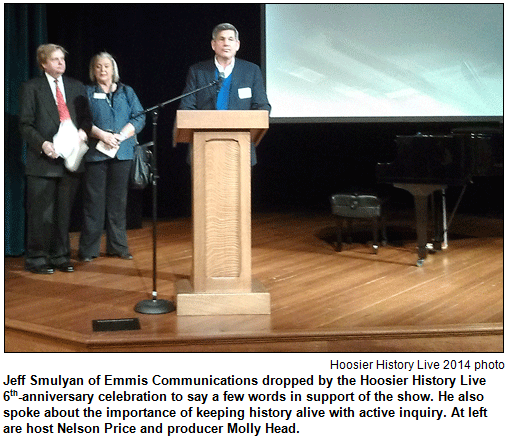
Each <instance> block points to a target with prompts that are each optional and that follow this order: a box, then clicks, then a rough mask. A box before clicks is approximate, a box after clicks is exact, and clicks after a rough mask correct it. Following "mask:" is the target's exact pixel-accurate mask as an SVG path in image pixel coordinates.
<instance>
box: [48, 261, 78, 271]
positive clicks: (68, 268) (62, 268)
mask: <svg viewBox="0 0 507 440" xmlns="http://www.w3.org/2000/svg"><path fill="white" fill-rule="evenodd" d="M53 267H54V268H55V269H57V270H59V271H60V272H74V266H73V265H72V264H70V263H62V264H54V265H53Z"/></svg>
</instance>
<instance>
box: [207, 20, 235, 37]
mask: <svg viewBox="0 0 507 440" xmlns="http://www.w3.org/2000/svg"><path fill="white" fill-rule="evenodd" d="M222 31H234V34H235V35H236V40H237V41H239V32H238V30H237V29H236V28H235V27H234V26H233V25H232V24H230V23H220V24H219V25H217V26H215V28H214V29H213V32H212V33H211V39H212V40H216V38H217V35H218V33H219V32H222Z"/></svg>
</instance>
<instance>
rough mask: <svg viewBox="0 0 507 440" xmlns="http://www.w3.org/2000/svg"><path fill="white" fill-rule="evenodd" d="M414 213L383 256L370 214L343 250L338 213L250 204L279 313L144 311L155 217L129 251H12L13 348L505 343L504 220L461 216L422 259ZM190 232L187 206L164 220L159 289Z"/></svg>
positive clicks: (186, 250) (491, 348)
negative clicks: (69, 260) (266, 209)
mask: <svg viewBox="0 0 507 440" xmlns="http://www.w3.org/2000/svg"><path fill="white" fill-rule="evenodd" d="M412 215H413V213H410V215H408V214H402V215H400V216H399V218H398V217H397V218H396V219H389V221H388V227H387V233H388V239H389V244H388V246H387V247H381V248H380V249H379V252H378V254H376V255H375V254H374V253H373V252H372V249H371V246H370V245H369V244H368V243H367V240H371V233H370V232H369V229H370V228H369V225H368V224H358V225H356V226H355V228H354V233H353V236H352V238H353V242H352V243H351V244H345V245H344V250H343V251H342V252H336V251H335V249H334V247H333V244H332V241H333V237H334V233H335V223H334V218H333V217H332V216H331V215H330V214H329V215H328V214H325V213H301V212H297V213H274V214H256V215H254V216H253V219H252V275H253V277H254V278H256V279H258V280H259V281H260V282H261V283H262V284H263V285H264V286H265V287H266V288H267V290H268V291H269V293H270V295H271V314H270V315H234V316H192V317H191V316H177V315H176V313H175V312H172V313H169V314H163V315H145V314H139V313H136V312H135V311H134V307H135V305H136V304H137V303H138V302H139V301H141V300H144V299H150V298H151V295H152V290H153V270H152V268H153V241H152V235H153V234H152V227H151V223H150V222H149V221H148V222H146V224H145V225H144V227H143V228H142V229H138V230H130V231H128V235H129V245H130V250H131V253H132V254H133V256H134V260H131V261H125V260H121V259H119V258H110V257H106V256H104V255H102V256H101V257H100V258H97V259H96V260H94V261H92V262H90V263H83V262H79V261H76V262H75V269H76V270H75V272H73V273H61V272H56V273H55V274H53V275H35V274H32V273H29V272H27V271H25V270H24V267H23V264H24V262H23V258H21V257H19V258H6V259H5V351H6V352H63V351H65V352H82V351H100V352H116V351H123V352H143V351H153V352H155V351H161V352H175V351H181V352H502V351H503V308H504V303H503V220H502V219H488V218H477V217H469V216H460V215H458V216H456V218H455V219H454V223H453V228H452V231H451V232H450V236H449V247H448V249H446V250H444V251H441V252H438V253H436V254H430V255H429V256H428V258H427V260H426V261H425V263H424V265H423V266H422V267H417V266H416V261H417V253H416V247H415V246H416V236H415V231H414V229H415V224H414V220H413V219H412V217H411V216H412ZM191 239H192V223H191V219H188V218H185V219H178V220H170V221H159V222H158V224H157V247H156V249H157V273H156V290H157V292H158V296H159V298H161V299H167V300H169V301H173V302H176V298H175V283H176V282H177V281H178V280H182V279H189V278H190V271H191V264H192V251H191ZM77 242H78V234H77V233H73V234H72V248H73V256H74V257H76V256H77ZM124 318H138V320H139V323H140V329H139V330H127V331H108V332H97V331H93V328H92V321H93V320H101V319H106V320H107V319H124Z"/></svg>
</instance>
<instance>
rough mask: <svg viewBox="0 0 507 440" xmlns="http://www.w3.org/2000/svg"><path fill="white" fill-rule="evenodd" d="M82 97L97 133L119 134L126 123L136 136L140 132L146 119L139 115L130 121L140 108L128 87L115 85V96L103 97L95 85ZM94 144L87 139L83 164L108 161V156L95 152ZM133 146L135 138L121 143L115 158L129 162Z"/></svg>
mask: <svg viewBox="0 0 507 440" xmlns="http://www.w3.org/2000/svg"><path fill="white" fill-rule="evenodd" d="M86 93H87V95H88V101H89V102H90V111H91V114H92V119H93V124H94V125H95V126H97V127H98V128H100V129H101V130H105V131H110V132H112V133H119V132H120V130H121V129H122V128H123V127H125V125H127V123H129V122H130V123H131V124H132V125H133V126H134V128H135V131H136V134H137V133H139V132H140V131H141V130H142V129H143V127H144V124H145V121H146V116H145V115H144V114H143V115H140V116H138V117H137V118H133V116H134V115H136V114H138V113H139V112H142V111H143V106H142V105H141V103H140V102H139V99H138V98H137V95H136V94H135V92H134V90H133V89H132V87H130V86H127V85H125V84H122V83H118V87H117V89H116V91H115V92H113V93H110V94H106V93H104V91H103V90H102V88H101V87H100V86H99V85H97V84H95V85H92V86H86ZM97 142H98V140H97V139H93V138H90V140H89V146H90V149H89V150H88V153H86V155H85V160H86V161H87V162H96V161H100V160H106V159H109V156H106V155H105V154H103V153H101V152H100V151H97V150H96V149H95V145H96V144H97ZM136 144H137V138H136V136H131V137H130V138H128V139H126V140H124V141H123V142H122V143H121V144H120V148H119V150H118V152H117V153H116V157H117V158H118V159H119V160H132V159H133V158H134V146H135V145H136Z"/></svg>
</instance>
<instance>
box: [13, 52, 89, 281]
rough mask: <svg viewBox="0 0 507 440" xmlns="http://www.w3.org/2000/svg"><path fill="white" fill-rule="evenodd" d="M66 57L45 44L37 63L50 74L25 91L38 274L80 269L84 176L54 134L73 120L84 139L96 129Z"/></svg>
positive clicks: (23, 124)
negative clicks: (74, 238) (72, 230)
mask: <svg viewBox="0 0 507 440" xmlns="http://www.w3.org/2000/svg"><path fill="white" fill-rule="evenodd" d="M65 53H66V52H65V50H64V49H63V48H62V47H61V46H57V45H54V44H44V45H41V46H39V48H38V49H37V60H38V62H39V66H40V67H41V69H42V70H43V72H44V74H43V75H42V76H41V77H38V78H34V79H32V80H30V81H27V82H26V83H24V84H23V85H22V87H21V92H20V129H21V134H22V136H23V139H24V140H25V141H26V144H27V153H26V167H25V174H26V213H27V230H26V252H25V268H26V269H27V270H29V271H31V272H34V273H38V274H51V273H53V271H54V269H57V270H60V271H62V272H72V271H73V270H74V267H73V265H72V264H71V262H70V242H69V223H70V214H71V209H72V203H73V201H74V196H75V193H76V189H77V186H78V183H79V175H80V174H79V173H72V172H69V171H68V170H67V169H66V168H65V165H64V159H63V158H62V157H59V155H58V153H57V152H56V151H55V148H54V145H53V136H54V135H55V134H56V133H57V132H58V129H59V127H60V121H61V120H64V119H66V118H68V117H69V116H70V119H71V120H72V122H73V123H74V125H75V126H76V128H78V129H79V137H80V139H81V140H83V141H84V140H86V138H87V133H90V131H91V127H92V120H91V115H90V111H89V107H88V100H87V98H86V92H85V88H84V85H83V84H82V83H81V82H79V81H76V80H74V79H71V78H67V77H64V76H62V75H63V74H64V72H65V67H66V65H65ZM62 96H63V97H62ZM59 97H60V105H58V104H57V100H58V99H59ZM62 100H63V101H64V102H65V103H63V104H62V102H61V101H62ZM65 108H66V109H67V110H65ZM65 111H67V113H65ZM62 112H63V115H62Z"/></svg>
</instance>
